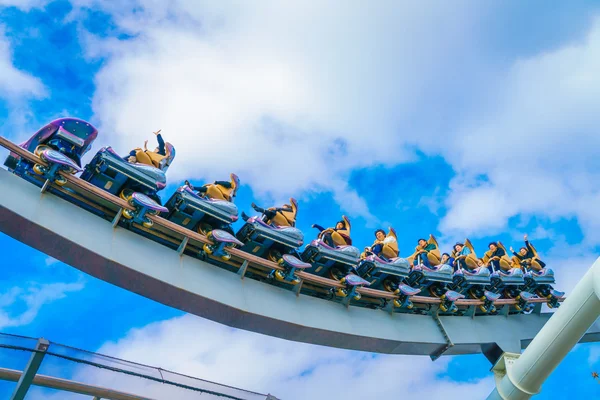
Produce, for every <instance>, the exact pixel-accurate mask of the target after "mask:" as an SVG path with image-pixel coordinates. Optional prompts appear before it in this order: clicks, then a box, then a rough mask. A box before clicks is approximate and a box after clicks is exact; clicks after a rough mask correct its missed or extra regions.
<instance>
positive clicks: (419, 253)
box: [413, 239, 439, 268]
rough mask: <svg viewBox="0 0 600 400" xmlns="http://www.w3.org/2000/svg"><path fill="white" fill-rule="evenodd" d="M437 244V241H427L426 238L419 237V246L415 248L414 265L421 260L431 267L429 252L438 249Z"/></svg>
mask: <svg viewBox="0 0 600 400" xmlns="http://www.w3.org/2000/svg"><path fill="white" fill-rule="evenodd" d="M436 249H437V246H436V245H435V243H427V240H425V239H419V241H418V244H417V247H416V248H415V253H414V255H413V256H414V260H413V265H417V264H418V263H419V260H420V261H421V264H423V265H425V266H426V267H428V268H431V263H430V262H429V257H428V255H429V253H430V252H432V251H434V250H436ZM438 254H439V253H438Z"/></svg>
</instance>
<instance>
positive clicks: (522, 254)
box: [510, 235, 546, 272]
mask: <svg viewBox="0 0 600 400" xmlns="http://www.w3.org/2000/svg"><path fill="white" fill-rule="evenodd" d="M523 239H524V240H525V247H521V248H520V249H519V252H518V253H516V252H515V251H514V250H513V248H512V247H511V248H510V251H511V252H512V254H513V257H512V262H513V267H514V268H521V269H523V271H524V272H527V271H528V270H529V269H533V270H535V271H541V270H542V269H543V268H545V267H546V263H544V262H543V261H542V260H540V259H539V257H538V254H537V251H536V250H535V247H533V245H532V244H531V243H529V241H528V240H527V235H525V236H523Z"/></svg>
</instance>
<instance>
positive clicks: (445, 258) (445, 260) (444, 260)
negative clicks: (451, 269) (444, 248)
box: [440, 253, 454, 265]
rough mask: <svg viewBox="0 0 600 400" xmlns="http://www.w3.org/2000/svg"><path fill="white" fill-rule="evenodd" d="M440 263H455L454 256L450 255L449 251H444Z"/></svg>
mask: <svg viewBox="0 0 600 400" xmlns="http://www.w3.org/2000/svg"><path fill="white" fill-rule="evenodd" d="M440 264H442V265H444V264H447V265H453V264H454V258H452V257H450V254H448V253H444V254H442V258H441V260H440Z"/></svg>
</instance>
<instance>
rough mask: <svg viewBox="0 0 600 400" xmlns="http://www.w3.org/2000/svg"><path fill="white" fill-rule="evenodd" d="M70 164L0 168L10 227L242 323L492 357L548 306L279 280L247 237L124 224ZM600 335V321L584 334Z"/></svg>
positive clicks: (324, 338)
mask: <svg viewBox="0 0 600 400" xmlns="http://www.w3.org/2000/svg"><path fill="white" fill-rule="evenodd" d="M0 146H2V147H5V148H6V149H8V150H9V151H11V152H13V153H16V154H17V155H19V156H20V157H23V158H25V159H27V160H30V161H32V162H36V163H40V164H43V165H44V164H45V163H44V162H43V161H42V160H41V159H40V158H39V157H37V156H36V155H34V154H33V153H30V152H29V151H27V150H25V149H23V148H21V147H19V146H17V145H16V144H14V143H12V142H10V141H9V140H7V139H5V138H2V137H0ZM63 176H64V177H65V178H66V179H67V181H68V183H67V184H66V185H65V186H63V187H59V186H56V185H53V184H51V185H48V184H46V185H44V186H43V188H42V193H41V194H40V190H39V188H38V187H36V186H35V185H32V184H30V183H29V182H27V181H25V180H23V179H21V178H19V177H17V176H15V175H13V174H11V173H9V172H8V171H6V170H3V169H0V230H1V231H2V232H4V233H6V234H7V235H9V236H11V237H13V238H15V239H17V240H19V241H21V242H23V243H25V244H28V245H29V246H31V247H34V248H36V249H38V250H40V251H43V252H45V253H46V254H48V255H50V256H52V257H54V258H56V259H58V260H60V261H63V262H65V263H66V264H69V265H71V266H73V267H75V268H77V269H79V270H81V271H83V272H86V273H88V274H90V275H92V276H94V277H97V278H99V279H102V280H104V281H106V282H109V283H112V284H114V285H116V286H119V287H122V288H124V289H126V290H129V291H132V292H134V293H138V294H140V295H142V296H145V297H147V298H150V299H153V300H155V301H159V302H161V303H163V304H166V305H169V306H172V307H174V308H177V309H180V310H183V311H186V312H189V313H192V314H196V315H199V316H202V317H205V318H208V319H211V320H214V321H217V322H220V323H223V324H226V325H229V326H232V327H236V328H241V329H246V330H250V331H255V332H259V333H264V334H267V335H271V336H276V337H281V338H285V339H289V340H295V341H301V342H307V343H314V344H320V345H327V346H332V347H339V348H347V349H356V350H364V351H372V352H381V353H393V354H419V355H429V356H431V357H432V358H437V357H439V356H441V355H444V354H447V355H449V354H471V353H480V352H483V353H484V354H486V356H487V357H488V358H489V359H490V360H491V361H494V360H495V359H496V358H497V357H498V356H499V354H497V353H498V352H499V350H500V349H502V350H504V351H516V352H518V351H519V350H520V349H521V348H522V347H524V346H526V345H527V343H528V342H529V341H531V339H533V337H534V336H535V334H536V333H537V332H538V331H539V330H540V329H541V327H542V326H543V325H544V324H545V322H546V321H547V320H548V318H549V317H550V314H548V313H542V312H541V305H542V303H544V302H545V301H546V300H545V299H534V300H533V301H532V302H533V303H537V304H536V307H535V309H534V311H533V312H532V313H531V314H528V315H525V314H519V313H515V312H514V308H513V307H511V306H512V305H514V304H515V301H514V300H511V299H499V300H497V301H496V302H495V304H496V306H497V307H498V308H500V307H502V312H501V314H502V315H485V316H480V315H476V313H475V309H476V308H477V307H478V306H479V305H481V304H483V303H482V302H481V301H480V300H472V299H463V300H459V301H457V302H456V304H457V305H458V306H459V307H461V309H462V310H464V312H461V315H444V314H442V313H440V311H439V304H440V300H439V299H437V298H431V297H425V296H414V297H413V298H412V301H413V303H415V305H416V309H417V312H413V313H407V312H403V311H401V310H397V309H394V308H393V307H392V306H391V303H392V300H393V299H394V298H396V295H394V294H393V293H390V292H386V291H380V290H374V289H370V288H360V289H358V291H359V292H360V293H361V295H362V299H361V301H360V302H354V301H353V302H350V303H346V304H345V307H344V306H343V305H340V304H339V303H336V302H333V301H328V300H326V299H323V298H318V297H315V296H314V294H315V293H317V294H318V293H327V292H328V290H329V289H331V288H340V287H342V284H341V283H339V282H338V281H335V280H331V279H328V278H324V277H320V276H317V275H314V274H310V273H306V272H298V273H297V275H298V277H299V278H300V279H301V283H300V284H298V285H297V286H295V287H294V286H290V285H281V284H280V285H279V286H275V285H272V284H269V283H266V282H265V281H264V279H262V280H261V279H260V278H261V277H265V276H266V275H267V274H268V273H269V272H270V271H272V270H281V269H282V267H280V266H279V265H277V264H276V263H273V262H271V261H269V260H265V259H262V258H259V257H256V256H254V255H252V254H249V253H246V252H243V251H241V250H239V249H231V254H232V258H231V260H229V261H227V262H224V261H222V260H220V259H210V257H209V258H208V259H206V258H205V259H204V260H202V259H200V258H199V257H198V255H199V254H201V252H200V249H201V248H202V246H203V245H204V244H205V243H210V241H209V240H208V239H207V238H206V237H205V236H203V235H201V234H199V233H196V232H193V231H191V230H188V229H186V228H184V227H182V226H179V225H177V224H175V223H173V222H170V221H168V220H166V219H164V218H161V217H159V216H151V217H150V218H151V219H152V221H153V222H154V225H153V227H152V228H150V229H148V228H144V227H142V226H137V225H136V226H135V228H136V229H137V230H138V231H140V232H142V233H144V235H140V234H138V233H134V232H132V231H129V230H127V229H123V228H121V227H120V225H119V220H120V218H121V215H122V212H123V210H125V209H132V207H131V206H130V205H129V204H128V203H127V202H126V201H124V200H122V199H121V198H119V197H116V196H114V195H112V194H110V193H108V192H106V191H104V190H102V189H100V188H98V187H96V186H93V185H91V184H90V183H88V182H86V181H83V180H81V179H79V178H77V177H76V176H73V175H68V174H63ZM42 183H43V182H40V186H41V184H42ZM48 192H52V193H55V194H60V197H58V196H55V195H53V194H52V193H48ZM75 201H76V202H78V203H79V204H80V205H81V204H83V205H85V206H86V208H87V209H88V210H85V209H84V208H83V207H81V206H78V205H74V204H72V203H73V202H75ZM90 210H91V211H94V210H96V211H101V213H102V214H103V215H104V216H110V218H111V219H112V222H111V221H107V220H106V219H103V218H100V217H98V216H97V215H94V214H93V213H92V212H89V211H90ZM156 241H160V242H161V243H162V244H166V245H164V246H163V245H160V244H157V243H156ZM140 254H143V256H140ZM205 257H206V256H205ZM219 267H221V268H219ZM232 271H233V272H237V278H236V275H235V274H232V273H231V272H232ZM248 277H252V278H253V279H248ZM254 278H258V279H254ZM306 293H309V294H310V295H306ZM294 294H295V295H294ZM382 307H383V308H382ZM374 308H382V309H374ZM598 340H600V323H596V325H594V326H592V328H591V329H590V331H589V332H588V333H587V334H586V335H585V336H584V337H583V339H582V341H598Z"/></svg>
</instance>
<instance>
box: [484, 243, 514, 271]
mask: <svg viewBox="0 0 600 400" xmlns="http://www.w3.org/2000/svg"><path fill="white" fill-rule="evenodd" d="M488 248H489V250H488V251H487V252H486V253H485V254H484V255H483V262H484V263H486V264H487V266H488V269H489V270H490V272H494V271H496V270H498V269H502V270H503V271H508V270H510V260H509V258H508V256H507V255H506V251H504V249H503V248H502V247H501V246H499V245H498V243H496V242H491V243H490V244H489V245H488Z"/></svg>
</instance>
